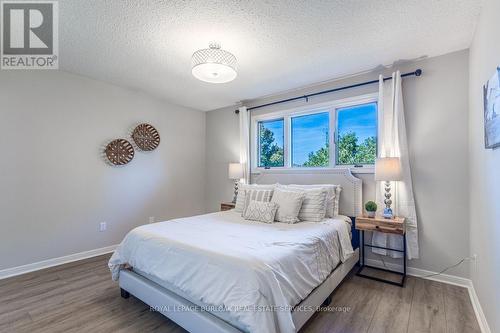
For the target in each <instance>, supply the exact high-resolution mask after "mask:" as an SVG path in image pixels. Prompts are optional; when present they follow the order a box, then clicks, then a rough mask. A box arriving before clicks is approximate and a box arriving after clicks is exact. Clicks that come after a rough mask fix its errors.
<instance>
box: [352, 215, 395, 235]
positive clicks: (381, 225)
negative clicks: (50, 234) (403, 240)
mask: <svg viewBox="0 0 500 333" xmlns="http://www.w3.org/2000/svg"><path fill="white" fill-rule="evenodd" d="M356 229H358V230H365V231H380V232H387V233H391V234H399V235H403V234H404V233H405V219H404V218H402V217H395V218H393V219H386V218H383V217H374V218H370V217H364V216H359V217H357V218H356Z"/></svg>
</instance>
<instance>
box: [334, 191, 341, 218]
mask: <svg viewBox="0 0 500 333" xmlns="http://www.w3.org/2000/svg"><path fill="white" fill-rule="evenodd" d="M341 191H342V186H340V185H335V201H334V206H333V216H332V217H335V216H337V215H339V209H340V204H339V202H340V192H341Z"/></svg>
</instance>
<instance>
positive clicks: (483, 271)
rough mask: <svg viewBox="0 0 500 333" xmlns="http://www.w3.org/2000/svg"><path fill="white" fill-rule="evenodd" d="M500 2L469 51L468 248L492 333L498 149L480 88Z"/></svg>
mask: <svg viewBox="0 0 500 333" xmlns="http://www.w3.org/2000/svg"><path fill="white" fill-rule="evenodd" d="M499 13H500V1H498V0H486V1H485V2H484V7H483V10H482V12H481V16H480V19H479V23H478V25H477V28H476V33H475V37H474V40H473V43H472V46H471V48H470V98H469V102H470V108H469V110H470V113H469V119H470V146H469V149H470V207H471V210H470V245H471V253H476V254H477V255H478V256H479V257H478V262H477V270H476V269H472V270H471V273H472V274H471V275H472V281H473V283H474V288H475V290H476V293H477V294H478V297H479V301H480V303H481V305H482V308H483V311H484V313H485V316H486V318H487V320H488V324H489V326H490V329H491V332H500V297H499V296H500V292H499V282H500V259H499V257H498V253H500V149H496V150H491V149H488V150H487V149H485V148H484V116H483V92H482V87H483V85H484V84H485V83H486V81H487V80H488V79H489V78H490V77H491V76H492V75H493V73H494V71H495V69H496V67H497V66H499V65H500V43H499V40H500V20H499V18H498V15H499Z"/></svg>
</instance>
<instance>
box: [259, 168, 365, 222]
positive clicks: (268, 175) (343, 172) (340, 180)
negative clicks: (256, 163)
mask: <svg viewBox="0 0 500 333" xmlns="http://www.w3.org/2000/svg"><path fill="white" fill-rule="evenodd" d="M252 183H256V184H274V183H280V184H284V185H287V184H301V185H302V184H335V185H340V186H342V192H341V194H340V209H339V211H340V214H342V215H347V216H352V217H355V216H358V215H360V214H361V213H362V182H361V179H359V178H356V177H354V176H353V175H352V173H351V171H350V170H349V169H328V170H320V169H316V170H304V169H300V170H299V169H296V170H293V169H292V170H273V169H269V170H264V171H262V172H260V173H252Z"/></svg>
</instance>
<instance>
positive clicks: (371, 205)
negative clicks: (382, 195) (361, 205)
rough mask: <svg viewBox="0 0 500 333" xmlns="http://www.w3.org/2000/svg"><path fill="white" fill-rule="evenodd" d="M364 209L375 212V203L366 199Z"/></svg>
mask: <svg viewBox="0 0 500 333" xmlns="http://www.w3.org/2000/svg"><path fill="white" fill-rule="evenodd" d="M365 209H366V211H367V212H376V211H377V204H376V203H375V202H373V201H368V202H367V203H365Z"/></svg>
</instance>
